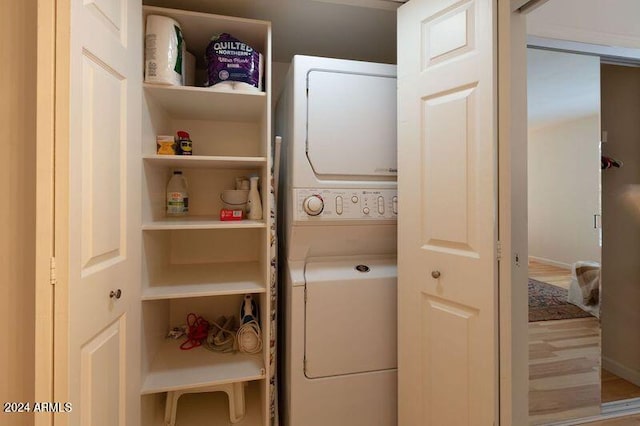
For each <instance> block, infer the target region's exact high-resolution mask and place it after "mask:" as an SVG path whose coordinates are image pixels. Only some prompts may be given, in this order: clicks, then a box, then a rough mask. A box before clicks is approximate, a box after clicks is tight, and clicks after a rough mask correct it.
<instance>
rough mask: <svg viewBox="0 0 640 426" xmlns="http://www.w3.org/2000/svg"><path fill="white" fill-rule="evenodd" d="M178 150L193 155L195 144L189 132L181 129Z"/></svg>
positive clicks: (182, 153) (183, 153)
mask: <svg viewBox="0 0 640 426" xmlns="http://www.w3.org/2000/svg"><path fill="white" fill-rule="evenodd" d="M177 140H178V150H179V152H180V154H181V155H193V145H192V142H191V138H190V137H189V133H187V132H185V131H183V130H180V131H178V137H177Z"/></svg>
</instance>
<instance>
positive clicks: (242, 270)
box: [142, 262, 267, 300]
mask: <svg viewBox="0 0 640 426" xmlns="http://www.w3.org/2000/svg"><path fill="white" fill-rule="evenodd" d="M157 275H158V279H157V280H156V281H155V282H153V283H150V285H149V286H147V287H144V288H143V289H142V300H162V299H180V298H187V297H205V296H225V295H230V294H246V293H265V292H266V291H267V290H266V288H265V286H264V277H263V275H262V274H261V273H260V264H259V263H258V262H229V263H208V264H199V265H169V266H167V267H166V268H164V270H163V271H162V273H158V274H157Z"/></svg>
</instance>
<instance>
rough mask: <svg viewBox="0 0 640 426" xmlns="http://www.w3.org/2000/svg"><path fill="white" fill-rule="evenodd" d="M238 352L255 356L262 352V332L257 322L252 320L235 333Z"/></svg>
mask: <svg viewBox="0 0 640 426" xmlns="http://www.w3.org/2000/svg"><path fill="white" fill-rule="evenodd" d="M236 339H237V342H238V350H239V351H240V352H244V353H248V354H257V353H259V352H260V351H261V350H262V331H260V325H259V324H258V321H256V320H255V319H252V320H250V321H247V322H246V323H244V324H242V325H241V326H240V328H239V329H238V333H237V337H236Z"/></svg>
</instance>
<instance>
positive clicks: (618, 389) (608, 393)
mask: <svg viewBox="0 0 640 426" xmlns="http://www.w3.org/2000/svg"><path fill="white" fill-rule="evenodd" d="M600 378H601V380H602V402H603V403H604V402H612V401H622V400H625V399H631V398H640V387H638V386H636V385H634V384H633V383H631V382H628V381H626V380H625V379H622V378H620V377H618V376H616V375H615V374H613V373H611V372H609V371H607V370H602V372H601V376H600Z"/></svg>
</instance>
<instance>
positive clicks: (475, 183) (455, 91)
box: [398, 0, 498, 426]
mask: <svg viewBox="0 0 640 426" xmlns="http://www.w3.org/2000/svg"><path fill="white" fill-rule="evenodd" d="M496 7H497V2H496V1H494V0H468V1H457V0H411V1H410V2H409V3H407V4H405V5H403V6H401V7H400V9H399V12H398V170H399V175H398V193H399V194H398V195H399V196H398V198H399V199H400V202H401V204H400V206H399V219H398V289H399V292H398V346H399V349H398V350H399V355H398V380H399V382H398V385H399V396H398V409H399V421H398V424H399V425H402V426H413V425H416V426H417V425H420V426H442V425H456V426H464V425H478V426H480V425H482V426H487V425H492V424H495V423H497V420H498V368H497V367H498V310H497V307H498V305H497V290H498V287H497V257H496V245H497V243H496V232H497V162H496V158H497V123H496V117H497V99H496V93H497V90H496V50H497V49H496V45H495V40H496V20H495V16H496Z"/></svg>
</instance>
